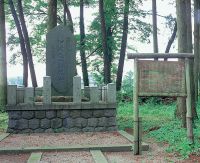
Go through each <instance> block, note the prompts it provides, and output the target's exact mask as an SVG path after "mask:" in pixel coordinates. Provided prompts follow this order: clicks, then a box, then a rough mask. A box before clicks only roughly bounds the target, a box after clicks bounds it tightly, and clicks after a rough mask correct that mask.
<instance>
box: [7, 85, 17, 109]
mask: <svg viewBox="0 0 200 163" xmlns="http://www.w3.org/2000/svg"><path fill="white" fill-rule="evenodd" d="M7 91H8V92H7V103H8V105H16V104H17V85H8V87H7Z"/></svg>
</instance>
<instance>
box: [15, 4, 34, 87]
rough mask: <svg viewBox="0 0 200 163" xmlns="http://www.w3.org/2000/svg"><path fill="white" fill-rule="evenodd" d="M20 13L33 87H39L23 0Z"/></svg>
mask: <svg viewBox="0 0 200 163" xmlns="http://www.w3.org/2000/svg"><path fill="white" fill-rule="evenodd" d="M18 11H19V19H20V22H21V27H22V32H23V35H24V42H25V46H26V51H27V58H28V63H29V69H30V74H31V80H32V85H33V87H37V80H36V75H35V68H34V64H33V59H32V52H31V45H30V40H29V36H28V31H27V28H26V23H25V20H24V13H23V7H22V2H21V0H18Z"/></svg>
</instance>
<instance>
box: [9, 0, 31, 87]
mask: <svg viewBox="0 0 200 163" xmlns="http://www.w3.org/2000/svg"><path fill="white" fill-rule="evenodd" d="M8 3H9V6H10V9H11V13H12V16H13V19H14V21H15V25H16V27H17V32H18V35H19V41H20V48H21V53H22V59H23V85H24V86H25V87H27V86H28V60H27V52H26V47H25V41H24V36H23V34H22V29H21V26H20V22H19V19H18V17H17V12H16V10H15V6H14V4H13V1H12V0H9V1H8Z"/></svg>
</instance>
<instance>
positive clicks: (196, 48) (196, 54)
mask: <svg viewBox="0 0 200 163" xmlns="http://www.w3.org/2000/svg"><path fill="white" fill-rule="evenodd" d="M199 11H200V2H199V0H194V78H195V79H194V80H195V101H198V90H199V87H198V81H199V77H200V75H199V65H200V64H199V61H200V56H199V55H200V54H199V52H200V51H199V50H200V49H199V43H200V39H199V37H200V29H199V28H200V26H199V20H200V14H199Z"/></svg>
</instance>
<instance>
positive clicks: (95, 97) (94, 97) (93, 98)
mask: <svg viewBox="0 0 200 163" xmlns="http://www.w3.org/2000/svg"><path fill="white" fill-rule="evenodd" d="M90 102H91V103H98V102H99V88H98V87H90Z"/></svg>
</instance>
